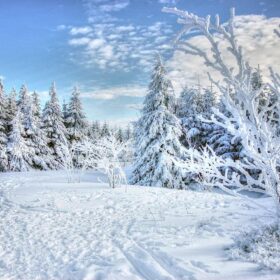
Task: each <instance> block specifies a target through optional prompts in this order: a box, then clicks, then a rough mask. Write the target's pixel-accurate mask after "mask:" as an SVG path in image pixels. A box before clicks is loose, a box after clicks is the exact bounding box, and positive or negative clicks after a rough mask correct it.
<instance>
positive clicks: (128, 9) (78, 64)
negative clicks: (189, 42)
mask: <svg viewBox="0 0 280 280" xmlns="http://www.w3.org/2000/svg"><path fill="white" fill-rule="evenodd" d="M163 6H177V7H178V8H181V9H186V10H188V11H191V12H194V13H197V14H199V15H202V16H205V15H207V14H213V15H214V14H216V13H219V14H220V15H221V18H222V20H226V19H227V17H228V14H229V9H230V7H233V6H234V7H236V11H237V14H238V15H248V14H250V15H252V14H255V15H265V16H266V18H272V17H280V1H279V0H260V1H258V0H242V1H241V0H240V1H232V0H177V1H176V0H141V1H140V0H118V1H112V0H84V1H83V0H79V1H78V0H48V1H46V0H1V1H0V11H1V17H0V34H1V35H0V36H1V40H0V42H1V43H0V76H2V77H3V78H4V84H5V87H6V90H7V91H8V92H9V91H10V89H11V88H12V87H15V88H16V89H17V90H18V89H19V88H20V86H21V84H23V83H26V84H27V86H28V88H29V89H30V90H32V91H33V90H35V89H36V90H37V91H38V92H39V93H40V95H41V99H42V102H44V101H45V100H46V99H47V98H48V94H47V92H48V88H49V86H50V84H51V82H52V81H56V84H57V89H58V94H59V96H60V99H61V100H62V99H66V100H68V98H69V96H70V94H71V88H72V87H73V86H74V85H78V86H79V87H80V89H81V92H82V96H83V104H84V108H85V110H86V113H87V115H88V117H89V119H100V120H108V121H124V122H125V121H127V120H130V119H133V118H135V117H136V116H137V114H138V111H137V110H136V109H137V107H138V105H139V104H141V102H142V98H143V95H144V94H145V88H146V86H147V84H148V82H149V75H150V74H149V71H150V68H151V64H152V63H153V55H154V53H155V51H156V50H157V51H159V52H160V53H162V54H163V56H164V57H165V59H166V60H167V61H168V60H169V59H171V58H172V57H173V59H174V56H173V55H174V54H173V50H172V48H171V47H170V43H171V41H172V38H173V36H174V34H175V33H174V32H176V31H178V28H179V27H178V26H177V24H176V18H175V17H174V16H172V15H168V14H163V13H162V12H161V9H162V7H163ZM253 19H254V20H255V18H253ZM259 19H260V18H258V19H256V20H259ZM262 23H263V24H264V25H265V24H266V22H265V20H264V19H262ZM260 28H261V27H260ZM171 60H172V59H171ZM172 65H173V66H174V63H173V64H172V63H170V66H172ZM175 72H176V71H175Z"/></svg>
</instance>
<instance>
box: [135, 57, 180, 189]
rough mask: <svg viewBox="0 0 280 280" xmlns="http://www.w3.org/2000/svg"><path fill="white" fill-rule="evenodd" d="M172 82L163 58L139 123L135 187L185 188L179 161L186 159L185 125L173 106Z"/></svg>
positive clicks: (157, 65) (157, 62)
mask: <svg viewBox="0 0 280 280" xmlns="http://www.w3.org/2000/svg"><path fill="white" fill-rule="evenodd" d="M170 100H172V99H171V98H170V81H169V80H168V79H167V77H166V70H165V68H164V66H163V63H162V60H161V58H160V57H158V58H157V61H156V63H155V66H154V70H153V73H152V81H151V83H150V85H149V90H148V94H147V96H146V98H145V100H144V107H143V109H142V116H141V117H140V119H139V120H138V122H137V123H136V126H135V129H136V133H135V135H136V139H135V149H136V160H135V163H134V169H133V173H132V177H131V183H133V184H139V185H146V186H161V187H167V188H182V187H183V186H184V183H183V176H182V172H181V168H179V167H178V166H177V164H176V161H177V160H178V159H179V158H180V157H181V156H182V155H183V146H182V145H181V143H180V140H179V139H180V137H181V134H182V132H181V125H180V121H179V119H178V118H177V117H176V116H175V115H174V114H173V112H172V106H171V105H172V104H170Z"/></svg>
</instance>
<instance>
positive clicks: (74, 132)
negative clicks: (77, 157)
mask: <svg viewBox="0 0 280 280" xmlns="http://www.w3.org/2000/svg"><path fill="white" fill-rule="evenodd" d="M64 110H65V108H64ZM64 114H65V113H64ZM65 125H66V128H67V132H68V139H69V142H70V144H72V143H73V142H76V141H78V142H79V141H80V140H81V139H82V138H83V137H84V136H85V135H86V134H87V121H86V117H85V114H84V112H83V108H82V102H81V100H80V92H79V90H78V88H77V87H74V90H73V93H72V96H71V99H70V102H69V104H68V106H67V116H66V119H65Z"/></svg>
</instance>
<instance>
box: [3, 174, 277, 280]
mask: <svg viewBox="0 0 280 280" xmlns="http://www.w3.org/2000/svg"><path fill="white" fill-rule="evenodd" d="M1 176H2V175H1ZM91 176H92V175H91ZM95 177H97V176H95ZM95 177H94V178H95ZM91 179H92V178H91V177H89V175H88V174H86V175H85V176H84V177H83V178H82V182H81V183H79V184H78V183H69V184H68V183H66V182H67V180H66V176H65V174H63V172H42V173H40V172H37V173H27V174H5V175H3V176H2V178H1V188H2V189H4V191H5V193H7V194H8V195H7V197H8V199H10V200H12V201H13V204H12V205H10V206H9V207H8V206H5V207H4V206H3V205H2V206H3V207H2V206H1V204H0V229H1V230H0V279H24V280H25V279H26V280H29V279H32V280H33V279H34V280H37V279H38V280H39V279H40V280H41V279H63V280H68V279H69V280H72V279H73V280H74V279H75V280H76V279H85V280H98V279H100V280H102V279H113V280H114V279H116V280H118V279H128V280H129V279H133V280H134V279H145V280H157V279H158V280H161V279H162V280H174V279H175V280H176V279H182V280H184V279H186V280H187V279H190V280H195V279H198V280H200V279H231V278H230V277H234V278H235V279H239V278H238V277H241V278H240V279H266V280H269V279H270V280H277V279H280V276H279V275H273V274H271V276H270V274H269V273H271V272H260V270H259V269H258V267H257V265H255V264H251V263H240V262H236V261H229V260H227V257H226V253H225V250H224V248H225V247H227V246H229V245H230V244H231V243H232V240H231V237H232V236H234V235H236V234H238V232H240V231H242V230H246V228H247V229H248V228H250V227H253V226H256V225H257V224H260V223H265V222H268V221H269V220H270V217H269V216H268V214H267V213H265V212H264V211H263V210H260V209H257V208H256V206H254V205H249V204H248V202H246V201H244V200H240V199H237V198H233V197H230V196H226V195H222V194H218V193H199V192H192V191H174V190H166V189H158V188H143V187H128V188H127V190H126V188H124V187H123V188H118V189H114V190H112V189H109V188H108V187H107V186H106V185H104V184H98V183H96V182H94V179H93V182H92V180H91ZM266 200H267V199H264V201H266ZM257 216H259V217H258V219H256V217H257ZM246 225H248V226H246ZM269 277H271V278H269ZM232 279H233V278H232Z"/></svg>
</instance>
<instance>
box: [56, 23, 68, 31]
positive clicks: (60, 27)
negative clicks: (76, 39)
mask: <svg viewBox="0 0 280 280" xmlns="http://www.w3.org/2000/svg"><path fill="white" fill-rule="evenodd" d="M65 29H67V26H66V25H64V24H61V25H58V26H57V27H56V30H58V31H62V30H65Z"/></svg>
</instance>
